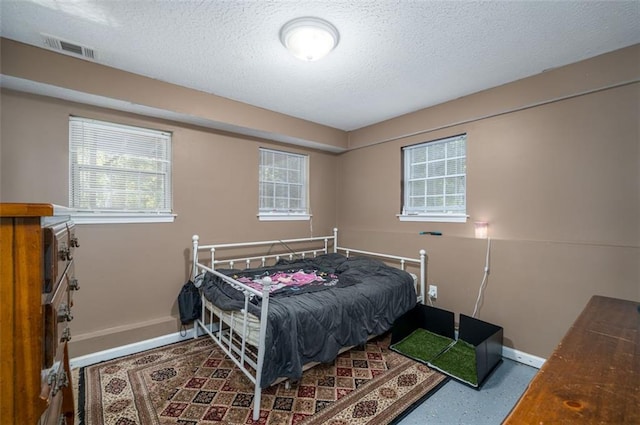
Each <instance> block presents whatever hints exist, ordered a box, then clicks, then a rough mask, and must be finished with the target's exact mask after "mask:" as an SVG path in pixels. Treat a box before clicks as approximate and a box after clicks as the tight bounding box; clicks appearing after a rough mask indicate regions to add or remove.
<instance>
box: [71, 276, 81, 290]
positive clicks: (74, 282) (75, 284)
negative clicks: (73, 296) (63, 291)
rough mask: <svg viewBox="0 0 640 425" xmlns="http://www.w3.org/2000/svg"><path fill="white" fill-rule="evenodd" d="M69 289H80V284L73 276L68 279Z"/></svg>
mask: <svg viewBox="0 0 640 425" xmlns="http://www.w3.org/2000/svg"><path fill="white" fill-rule="evenodd" d="M69 289H71V290H72V291H79V290H80V284H79V283H78V279H76V278H73V279H71V280H70V281H69Z"/></svg>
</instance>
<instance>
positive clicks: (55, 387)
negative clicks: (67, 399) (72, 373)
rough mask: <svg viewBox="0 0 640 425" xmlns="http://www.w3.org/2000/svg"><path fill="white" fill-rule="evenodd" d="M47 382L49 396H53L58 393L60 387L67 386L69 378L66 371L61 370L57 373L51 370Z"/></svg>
mask: <svg viewBox="0 0 640 425" xmlns="http://www.w3.org/2000/svg"><path fill="white" fill-rule="evenodd" d="M48 384H49V385H50V386H51V397H54V396H55V395H56V394H58V391H60V389H61V388H63V387H67V386H68V385H69V378H68V377H67V372H65V371H64V370H61V371H60V373H59V374H56V373H55V372H53V371H51V373H49V381H48Z"/></svg>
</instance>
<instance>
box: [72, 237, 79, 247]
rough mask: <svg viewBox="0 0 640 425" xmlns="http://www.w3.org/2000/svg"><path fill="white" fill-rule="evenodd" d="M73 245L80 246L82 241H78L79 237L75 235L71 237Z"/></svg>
mask: <svg viewBox="0 0 640 425" xmlns="http://www.w3.org/2000/svg"><path fill="white" fill-rule="evenodd" d="M71 246H73V247H76V248H80V242H78V238H76V237H75V236H74V237H73V238H71Z"/></svg>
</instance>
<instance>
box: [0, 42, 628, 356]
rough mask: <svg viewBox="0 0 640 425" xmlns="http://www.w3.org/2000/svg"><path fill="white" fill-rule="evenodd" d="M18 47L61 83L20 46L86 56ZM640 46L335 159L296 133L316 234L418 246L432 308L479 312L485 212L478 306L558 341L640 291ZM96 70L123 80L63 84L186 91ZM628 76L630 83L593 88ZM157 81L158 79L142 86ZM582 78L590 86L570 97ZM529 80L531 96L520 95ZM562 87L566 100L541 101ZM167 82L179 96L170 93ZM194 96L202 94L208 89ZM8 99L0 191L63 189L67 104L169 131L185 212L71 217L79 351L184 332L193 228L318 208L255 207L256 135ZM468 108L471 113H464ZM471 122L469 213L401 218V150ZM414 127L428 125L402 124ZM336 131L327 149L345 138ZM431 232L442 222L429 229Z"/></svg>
mask: <svg viewBox="0 0 640 425" xmlns="http://www.w3.org/2000/svg"><path fill="white" fill-rule="evenodd" d="M8 44H9V49H8V51H7V42H6V41H5V40H3V44H2V46H3V52H2V58H3V64H2V66H3V72H9V75H14V76H16V77H19V78H34V79H36V80H38V79H43V81H42V82H46V83H48V84H54V85H56V84H57V85H60V86H63V87H64V86H65V84H70V85H73V84H72V83H71V82H73V81H74V79H73V78H72V79H63V78H62V77H61V76H60V75H58V76H57V77H55V75H57V74H55V73H51V72H49V73H38V72H36V71H34V70H32V69H30V67H29V61H26V62H25V61H24V60H22V58H21V55H22V52H25V51H26V54H28V55H29V57H33V60H34V61H36V62H37V63H39V64H40V65H41V67H42V69H47V67H46V65H47V63H48V62H47V61H49V60H51V61H53V64H54V65H56V66H55V67H54V68H56V69H57V68H58V67H60V68H61V69H66V70H69V71H70V72H71V71H73V72H75V71H74V70H76V71H78V68H77V67H78V66H80V68H82V69H84V66H85V64H84V63H82V62H83V61H75V60H74V61H75V62H74V63H73V64H71V65H70V64H69V62H67V61H68V60H69V59H68V58H67V59H65V60H64V61H62V63H59V62H58V60H59V59H60V58H59V57H58V56H60V55H55V54H52V53H50V52H46V53H42V52H38V51H32V48H30V47H29V48H25V47H24V46H16V45H14V44H13V43H8ZM24 49H26V50H24ZM639 51H640V49H639V47H638V46H634V47H633V48H630V49H625V50H623V51H620V52H614V53H613V54H610V55H605V56H602V57H599V58H596V59H594V60H591V61H585V62H583V63H580V64H576V65H572V66H570V67H565V68H560V69H558V70H554V71H550V72H548V73H545V74H542V75H540V76H536V77H533V78H532V79H527V80H522V81H519V82H516V83H512V84H511V85H506V86H502V87H500V88H497V89H492V90H489V91H485V92H483V93H480V94H478V95H473V96H469V97H467V98H463V99H458V100H456V101H453V102H449V103H447V104H444V105H440V106H436V107H434V108H429V109H426V110H423V111H418V112H416V113H414V114H409V115H407V116H403V117H399V118H398V119H396V120H391V121H387V122H385V123H380V124H377V125H375V126H371V127H367V128H365V129H361V130H358V131H356V132H352V133H351V134H350V135H349V140H350V143H351V147H352V148H353V150H352V151H349V152H347V153H344V154H342V155H340V156H335V155H332V154H328V153H322V152H318V151H311V150H305V149H302V148H293V147H287V149H288V150H291V151H294V152H305V153H309V154H310V155H311V207H312V210H313V230H314V234H315V235H318V234H326V233H328V232H330V230H331V228H332V227H333V226H334V225H336V224H338V226H339V228H340V238H341V242H342V243H341V245H351V246H355V247H360V248H364V249H368V250H380V251H385V252H394V253H395V252H398V253H403V254H406V255H414V254H416V253H417V251H418V250H419V249H420V248H425V249H426V250H427V251H428V253H429V283H435V284H437V285H438V286H439V298H438V301H437V303H436V305H438V306H441V307H443V308H447V309H451V310H453V311H456V312H462V313H467V314H471V313H472V311H473V306H474V303H475V298H476V294H477V289H478V286H479V285H480V281H481V278H482V271H483V266H484V264H483V262H484V255H485V249H486V241H484V240H476V239H473V237H472V235H473V224H472V223H473V221H474V220H478V219H483V220H488V221H490V223H491V224H490V234H491V235H492V237H493V241H492V250H491V274H490V277H489V283H488V286H487V289H486V293H485V299H484V304H483V305H482V309H481V312H480V318H482V319H485V320H488V321H490V322H494V323H496V324H500V325H502V326H504V328H505V337H506V338H507V340H506V344H507V345H509V346H512V347H515V348H516V349H518V350H522V351H525V352H530V353H532V354H536V355H539V356H543V357H546V356H548V355H549V354H550V352H551V350H552V348H553V347H554V346H555V345H556V344H557V343H558V341H559V340H560V338H561V336H562V335H563V334H564V332H565V331H566V330H567V328H568V327H569V325H570V324H571V323H572V321H573V320H574V319H575V317H576V315H577V314H578V313H579V312H580V310H581V309H582V307H583V306H584V305H585V303H586V301H587V299H588V298H589V297H590V296H591V295H593V294H604V295H609V296H615V297H620V298H627V299H636V300H638V299H640V283H639V282H640V261H639V260H640V253H639V251H640V248H639V245H640V220H639V219H638V217H640V176H639V171H638V170H639V169H640V167H639V165H640V152H639V151H640V149H639V143H640V142H639V138H640V137H639V127H638V125H639V124H638V122H639V120H638V117H639V112H640V111H639V106H638V103H639V98H640V88H639V87H638V83H637V81H638V79H639V78H640V70H639V68H640V65H639V64H638V62H637V60H635V59H637V55H638V52H639ZM50 55H53V56H50ZM7 58H9V60H7ZM12 58H13V59H12ZM18 59H20V60H19V61H18ZM14 60H16V61H18V62H16V63H15V64H14V63H13V61H14ZM76 62H78V63H76ZM9 65H10V66H9ZM68 66H70V68H67V67H68ZM93 66H95V65H94V64H91V67H93ZM91 70H93V71H95V72H98V73H101V75H104V78H106V81H110V84H109V85H116V89H115V92H112V91H110V90H109V89H108V86H109V85H105V84H101V83H100V81H102V80H100V79H97V80H95V81H94V80H92V81H94V82H93V83H92V84H88V83H87V81H88V80H87V79H84V78H81V79H80V81H81V82H82V84H85V86H83V87H75V86H74V87H67V88H74V89H82V90H88V91H89V92H92V93H99V94H101V95H108V96H110V95H113V94H114V93H115V94H118V96H121V97H124V96H125V94H127V93H128V92H127V91H126V90H124V91H123V88H122V86H121V84H122V78H124V81H125V83H126V84H125V86H127V87H130V88H131V89H132V90H134V89H135V90H134V91H133V94H132V95H133V96H141V97H138V98H137V99H138V101H140V100H142V99H143V98H144V99H151V100H149V102H150V103H152V104H153V105H151V106H156V107H168V108H173V109H180V108H182V107H183V106H185V105H189V99H190V97H191V95H192V94H190V92H189V91H188V90H182V89H180V88H175V87H168V85H166V84H164V83H162V84H156V83H155V82H151V81H147V80H146V79H141V78H140V77H135V76H127V75H124V74H126V73H119V72H116V71H113V70H104V69H98V70H95V69H93V68H91ZM91 70H88V71H91ZM85 71H87V70H85ZM88 71H87V72H88ZM78 72H79V71H78ZM90 74H91V73H90ZM47 75H54V77H52V79H49V77H46V76H47ZM76 75H83V74H76ZM45 77H46V78H45ZM116 77H118V78H116ZM44 80H46V81H44ZM630 80H632V81H633V80H635V81H636V82H635V83H631V84H627V85H620V86H619V87H615V88H609V89H604V90H600V91H597V89H599V88H603V87H607V86H616V85H618V84H621V83H624V82H625V81H630ZM70 81H71V82H70ZM134 83H135V84H134ZM147 89H148V90H159V93H157V94H155V95H154V96H151V97H145V92H146V90H147ZM136 90H140V91H136ZM165 90H166V91H165ZM594 90H595V91H594ZM583 92H588V93H589V94H585V95H582V96H577V97H571V96H572V95H575V94H577V93H583ZM123 93H124V94H123ZM163 93H164V95H163ZM531 93H535V94H536V96H535V98H530V97H527V96H528V95H527V94H531ZM559 94H561V95H562V96H569V98H567V99H565V100H560V101H555V102H550V103H545V102H548V101H550V100H552V99H555V98H557V97H558V95H559ZM172 96H177V101H176V102H177V103H176V104H175V105H174V104H171V103H170V102H169V105H167V104H166V103H167V102H168V101H170V99H171V98H172ZM193 96H194V99H199V100H202V99H201V97H200V96H202V93H198V94H193ZM115 97H117V96H115ZM523 99H524V100H526V101H527V102H534V103H538V102H540V103H541V104H540V105H538V106H535V107H531V108H525V109H522V110H520V111H517V112H511V113H504V114H500V115H497V116H495V117H488V118H484V119H475V118H474V117H478V116H484V115H492V114H495V113H496V112H500V111H505V110H508V109H510V108H514V107H515V108H521V107H523V106H526V104H527V103H526V102H525V101H524V100H523ZM198 102H199V101H198ZM198 102H196V103H198ZM205 103H206V102H205ZM483 105H485V109H483ZM234 107H239V108H240V110H241V111H240V112H242V114H241V115H242V117H241V118H237V117H236V118H237V119H241V120H242V123H241V124H242V125H245V124H246V125H251V123H252V122H255V123H257V125H256V127H260V126H266V125H267V123H268V129H266V130H265V131H269V132H274V133H281V134H283V135H294V136H295V137H302V138H305V134H307V132H308V133H309V134H315V132H316V131H319V133H318V134H320V135H321V137H322V138H323V141H326V144H327V145H330V144H331V143H333V142H332V141H333V140H334V138H333V136H334V132H333V130H332V129H327V128H317V127H315V126H313V125H312V126H309V125H308V123H306V122H298V121H295V120H293V119H291V118H290V117H288V118H287V117H277V119H276V120H275V121H273V120H269V119H268V115H264V111H256V110H254V109H253V108H252V107H248V108H246V109H243V108H241V105H235V106H234ZM0 108H1V109H0V110H1V112H2V116H1V124H2V125H1V129H0V142H1V145H0V148H1V149H0V161H1V162H0V201H3V202H21V201H22V202H53V203H57V204H63V205H64V204H67V202H68V189H67V186H68V147H67V145H68V134H67V133H68V128H67V126H68V124H67V123H68V121H67V119H68V116H69V115H70V114H74V115H80V116H87V117H90V118H97V119H106V120H110V121H115V122H121V123H124V124H134V125H142V126H149V127H152V128H159V129H163V130H168V131H173V133H174V151H173V155H174V208H175V211H176V213H177V214H178V217H177V219H176V221H175V223H170V224H126V225H82V226H79V229H78V235H79V237H80V238H81V249H79V250H78V253H77V256H76V258H77V260H78V266H77V275H78V277H79V279H80V282H81V287H82V289H81V290H80V291H79V292H78V293H77V295H76V306H75V307H74V314H75V317H76V319H75V320H74V322H73V323H72V325H73V326H72V330H73V334H74V339H73V341H72V344H71V350H72V356H77V355H81V354H85V353H89V352H92V351H96V350H101V349H105V348H110V347H114V346H118V345H123V344H127V343H130V342H136V341H139V340H142V339H146V338H151V337H154V336H158V335H163V334H167V333H171V332H175V331H176V330H177V329H178V326H177V319H176V318H177V308H176V304H175V298H176V295H177V293H178V290H179V288H180V286H181V285H182V283H183V282H184V280H185V279H186V277H187V274H188V273H187V257H188V248H189V247H190V238H191V235H192V233H194V232H197V233H199V234H200V235H201V238H202V240H203V241H218V242H219V241H229V240H258V239H263V238H269V239H271V238H282V237H299V236H304V235H308V234H309V233H310V223H308V222H289V223H264V222H263V223H261V222H259V221H258V220H257V218H256V208H257V207H256V205H257V184H256V181H257V164H258V147H260V146H267V147H269V146H274V147H275V146H276V145H274V144H270V143H269V142H266V141H261V140H254V139H250V138H247V137H239V136H234V135H230V134H223V133H216V132H215V131H212V130H207V129H202V128H197V127H192V126H188V125H184V124H177V123H175V122H168V121H161V120H157V119H152V118H144V117H141V116H136V115H132V114H127V113H120V112H116V111H111V110H106V109H100V108H96V107H91V106H87V105H81V104H77V103H71V102H66V101H59V100H54V99H51V98H45V97H41V96H35V95H28V94H22V93H17V92H13V91H7V90H4V91H2V99H1V103H0ZM193 113H195V114H203V115H206V114H208V113H213V112H211V111H208V112H203V111H195V112H193ZM292 120H293V121H292ZM461 121H463V122H467V123H466V124H458V125H456V124H457V123H460V122H461ZM434 128H442V129H440V130H433V129H434ZM462 132H466V133H467V134H468V164H467V166H468V191H467V193H468V213H469V215H470V219H469V222H468V223H466V224H436V223H431V224H429V223H400V222H399V221H398V219H397V218H396V214H397V213H398V212H399V210H400V202H401V201H400V196H401V188H400V184H401V183H400V178H401V174H400V173H401V163H400V160H401V157H400V152H401V147H402V146H404V145H407V144H412V143H418V142H421V141H426V140H432V139H436V138H439V137H445V136H449V135H453V134H458V133H462ZM411 133H420V134H419V135H416V136H412V137H403V136H405V135H407V134H411ZM337 136H339V137H337V138H336V139H335V140H337V142H335V143H336V145H335V146H338V145H340V144H341V143H342V138H341V135H340V134H338V135H337ZM314 137H315V136H314ZM345 137H346V135H345ZM385 140H386V142H385ZM280 147H281V146H280ZM421 230H440V231H442V232H443V234H444V235H443V236H441V237H434V236H419V235H418V232H419V231H421Z"/></svg>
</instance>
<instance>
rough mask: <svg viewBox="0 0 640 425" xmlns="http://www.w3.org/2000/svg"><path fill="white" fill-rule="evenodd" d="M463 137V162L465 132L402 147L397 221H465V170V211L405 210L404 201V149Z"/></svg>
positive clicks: (405, 187)
mask: <svg viewBox="0 0 640 425" xmlns="http://www.w3.org/2000/svg"><path fill="white" fill-rule="evenodd" d="M460 137H464V138H465V163H466V159H467V149H466V147H467V134H466V133H461V134H456V135H453V136H448V137H443V138H439V139H435V140H430V141H426V142H420V143H416V144H414V145H410V146H403V147H402V185H401V187H402V196H401V208H402V212H401V213H400V214H396V217H398V220H399V221H402V222H405V221H406V222H434V223H466V222H467V219H468V218H469V215H468V214H467V185H466V181H467V172H466V170H465V173H464V175H465V193H464V203H465V208H464V209H465V211H464V212H406V210H405V202H406V193H405V191H406V190H407V185H406V160H405V156H404V155H405V150H406V149H407V148H412V147H418V146H423V145H427V144H429V143H434V142H446V141H448V140H453V139H456V138H460Z"/></svg>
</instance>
